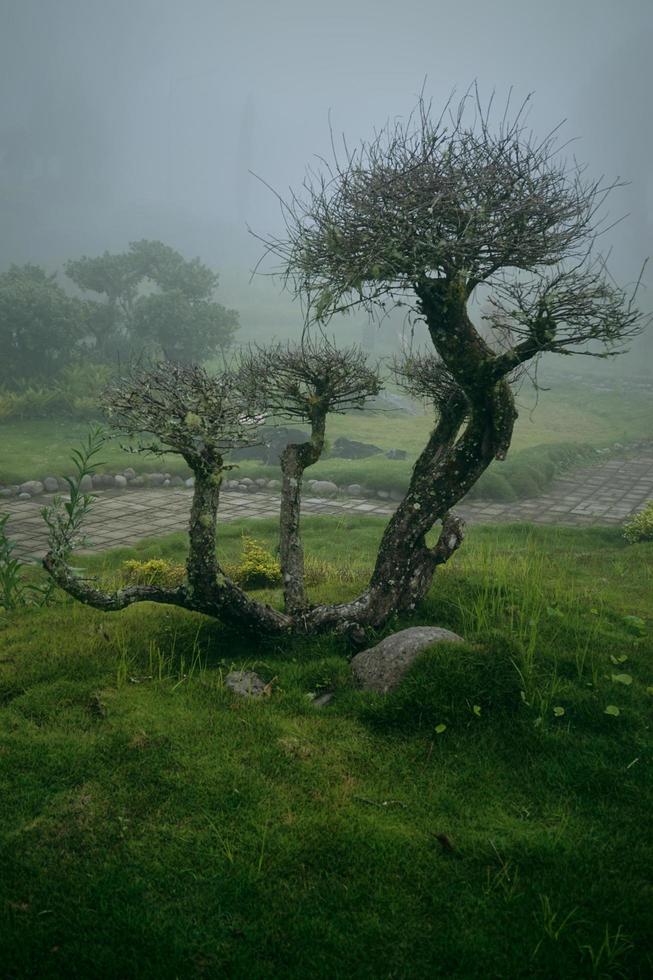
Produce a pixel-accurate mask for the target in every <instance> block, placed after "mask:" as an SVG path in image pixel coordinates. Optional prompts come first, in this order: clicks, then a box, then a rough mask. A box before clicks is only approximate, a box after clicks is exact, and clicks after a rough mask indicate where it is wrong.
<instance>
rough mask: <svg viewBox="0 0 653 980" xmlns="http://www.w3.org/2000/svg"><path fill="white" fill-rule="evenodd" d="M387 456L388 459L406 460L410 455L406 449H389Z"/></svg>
mask: <svg viewBox="0 0 653 980" xmlns="http://www.w3.org/2000/svg"><path fill="white" fill-rule="evenodd" d="M385 455H386V458H387V459H405V458H406V456H407V455H408V453H407V452H406V450H405V449H388V451H387V453H386V454H385Z"/></svg>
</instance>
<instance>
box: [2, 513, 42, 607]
mask: <svg viewBox="0 0 653 980" xmlns="http://www.w3.org/2000/svg"><path fill="white" fill-rule="evenodd" d="M8 520H9V514H1V515H0V610H5V611H7V612H8V611H10V610H13V609H17V608H18V607H19V606H27V605H46V604H47V603H48V602H49V601H50V597H51V596H52V592H53V590H54V583H53V582H50V581H48V582H47V583H46V584H45V585H39V584H38V583H36V582H30V581H29V580H28V579H26V578H25V572H26V570H27V569H28V568H29V567H30V563H29V562H26V561H22V560H21V559H20V558H18V557H17V556H16V554H15V550H16V545H15V543H14V542H13V541H11V540H10V538H9V537H8V535H7V522H8Z"/></svg>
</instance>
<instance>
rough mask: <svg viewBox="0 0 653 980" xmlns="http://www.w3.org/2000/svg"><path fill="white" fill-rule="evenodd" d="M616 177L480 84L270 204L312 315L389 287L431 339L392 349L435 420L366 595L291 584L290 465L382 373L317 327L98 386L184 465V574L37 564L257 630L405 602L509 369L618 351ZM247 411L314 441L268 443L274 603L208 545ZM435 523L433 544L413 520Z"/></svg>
mask: <svg viewBox="0 0 653 980" xmlns="http://www.w3.org/2000/svg"><path fill="white" fill-rule="evenodd" d="M468 110H471V114H470V112H469V111H468ZM468 117H469V118H468ZM614 186H616V185H615V184H604V183H603V182H602V181H601V180H598V181H597V180H591V179H589V178H587V177H586V176H585V173H584V170H583V169H582V168H581V167H579V166H578V165H577V164H576V163H569V162H568V161H566V160H565V159H564V158H563V156H562V154H561V149H560V148H559V147H558V145H557V142H556V136H555V133H554V134H552V135H549V136H547V137H546V138H545V139H544V140H542V141H539V142H538V141H537V140H535V139H534V137H532V135H530V134H529V132H528V131H527V130H526V129H525V126H524V113H523V107H522V110H520V111H519V112H518V113H517V114H516V117H515V118H514V119H513V120H512V121H510V120H509V119H508V118H507V114H505V115H504V117H503V119H502V120H501V121H500V122H499V124H498V125H497V126H496V127H494V128H493V127H492V125H491V124H490V110H489V108H488V110H487V111H485V110H484V109H483V108H482V106H481V105H480V103H479V100H478V97H476V99H475V100H474V99H472V100H471V101H470V100H469V99H467V100H463V102H462V103H461V105H460V107H459V108H458V110H457V111H456V112H452V111H449V107H447V110H446V111H445V114H443V115H442V116H441V117H440V118H439V119H437V120H432V118H431V113H430V109H429V107H428V106H426V105H425V104H424V103H423V102H420V104H419V107H418V112H417V113H416V114H415V116H414V117H411V118H410V119H409V121H408V122H407V123H406V124H402V123H398V124H396V125H393V126H391V127H388V128H386V129H385V130H383V131H382V132H381V133H380V134H379V135H378V136H377V137H376V138H375V140H374V141H373V142H371V143H364V144H362V145H361V146H360V147H359V149H358V150H356V151H355V152H353V153H346V157H345V160H344V162H342V163H340V162H339V161H338V160H337V159H335V160H334V162H333V165H332V166H331V167H329V166H327V169H326V172H325V173H323V174H322V175H317V176H309V177H308V178H307V180H306V181H305V184H304V192H303V195H302V196H299V195H297V196H294V197H293V198H292V200H291V201H290V202H289V203H286V204H283V208H284V213H285V218H286V234H285V237H283V238H281V239H271V240H267V241H266V246H267V249H268V251H269V252H272V253H273V254H275V255H276V256H277V257H279V258H280V259H281V260H282V263H283V265H282V270H281V271H282V274H283V275H284V277H285V281H286V284H287V285H289V286H290V287H291V288H292V289H294V290H295V292H296V293H297V295H300V296H302V297H304V298H305V300H306V302H307V310H308V315H309V320H312V321H313V322H317V323H323V322H324V321H327V320H328V319H329V318H330V317H331V316H333V315H334V314H336V313H339V312H345V311H347V310H350V309H352V308H354V307H357V306H362V307H364V308H366V309H367V310H368V311H370V312H374V311H378V310H381V311H383V310H385V309H386V307H387V306H388V305H390V306H392V305H403V306H405V307H407V308H408V311H409V314H410V315H412V317H414V318H415V319H418V320H421V321H423V322H424V323H425V325H426V327H427V331H428V336H429V338H430V344H431V349H430V350H429V351H428V352H426V353H423V354H410V355H408V357H407V358H405V359H404V360H403V361H402V362H399V363H398V364H396V365H395V368H396V373H397V376H398V377H399V379H400V380H402V381H403V383H404V384H405V385H407V387H408V388H409V390H411V391H412V392H414V393H418V394H420V395H423V396H426V397H428V398H429V399H430V400H431V401H432V403H433V405H434V408H435V413H436V424H435V426H434V429H433V431H432V433H431V436H430V438H429V440H428V443H427V445H426V446H425V448H424V450H423V452H422V453H421V455H420V456H419V458H418V460H417V462H416V463H415V466H414V469H413V472H412V477H411V481H410V485H409V489H408V492H407V493H406V496H405V497H404V499H403V501H402V502H401V503H400V504H399V506H398V508H397V510H396V511H395V513H394V515H393V516H392V517H391V519H390V520H389V522H388V525H387V527H386V529H385V532H384V535H383V538H382V541H381V544H380V547H379V552H378V555H377V558H376V563H375V567H374V570H373V573H372V576H371V579H370V581H369V583H368V585H367V587H366V589H365V590H364V591H363V593H362V594H361V595H359V596H358V597H356V598H355V599H353V600H351V601H349V602H345V603H340V604H335V605H329V606H325V605H319V606H310V605H308V603H307V600H306V596H305V592H304V586H303V574H302V568H303V563H302V553H301V541H300V536H299V502H300V491H301V478H302V474H303V471H304V469H305V468H306V466H309V465H311V464H312V463H314V462H315V461H316V459H317V458H318V457H319V454H320V452H321V450H322V447H323V441H324V423H325V418H326V413H327V412H328V411H338V410H339V409H340V410H342V409H343V408H345V407H348V406H351V405H358V406H360V405H361V404H362V403H363V401H364V398H365V397H366V396H367V395H370V394H374V393H375V392H376V391H377V390H378V380H377V379H376V377H375V375H374V374H373V372H371V371H370V370H369V369H368V368H367V367H366V366H365V363H364V360H363V359H362V357H361V355H360V354H359V353H355V352H353V351H349V352H338V351H335V349H334V348H333V347H332V346H331V345H328V344H326V345H325V344H318V343H313V346H312V347H311V346H310V345H309V346H308V347H307V346H304V347H300V348H291V347H287V348H282V347H277V348H274V349H272V350H269V351H264V350H262V349H257V350H253V351H250V352H249V354H247V355H246V356H244V357H243V359H242V361H241V364H240V365H239V367H238V370H236V371H235V373H234V374H233V375H230V376H228V375H225V376H224V377H223V378H221V379H218V380H214V379H208V378H207V377H206V375H204V374H203V373H202V372H200V371H199V370H197V369H195V370H189V369H184V370H183V371H182V369H177V374H176V375H175V376H174V379H171V378H169V377H168V375H167V372H168V371H169V369H168V368H167V367H166V368H161V369H160V370H159V372H158V374H155V377H154V378H153V379H147V378H140V379H138V378H137V379H135V380H134V379H132V380H131V381H123V382H120V383H119V384H118V386H117V388H116V389H115V391H114V392H113V394H112V395H110V397H109V399H108V404H109V406H110V408H111V414H112V416H113V420H114V421H115V422H118V424H119V426H120V427H122V428H123V429H125V430H126V431H130V432H134V431H137V430H140V431H142V430H145V431H149V432H153V433H155V435H156V436H157V437H158V439H159V440H160V442H161V443H162V444H163V446H165V447H166V448H168V449H172V451H175V452H180V453H181V454H182V455H183V456H184V458H185V459H186V461H187V462H188V465H189V466H190V467H191V469H192V470H193V472H194V474H195V478H196V482H195V497H194V501H193V508H192V513H191V522H190V555H189V559H188V583H187V585H186V586H184V587H181V588H180V589H177V590H174V591H170V590H168V591H166V590H155V592H153V591H152V588H151V587H150V588H147V589H146V588H144V587H140V588H139V587H132V588H131V589H125V590H122V591H120V592H118V593H114V594H112V595H109V594H107V593H98V592H97V591H94V590H92V589H90V588H89V587H87V585H86V584H85V583H83V582H80V581H79V580H78V579H75V577H74V576H73V575H72V573H71V572H70V570H69V569H68V566H67V564H66V562H65V560H64V559H63V558H60V557H58V553H57V551H56V549H53V550H51V551H50V553H49V555H48V556H47V557H46V559H45V565H46V568H48V570H49V571H50V572H51V574H53V575H54V576H55V577H56V580H57V581H58V582H59V584H61V585H62V586H63V587H64V588H67V589H68V591H70V592H72V594H74V595H76V596H77V598H80V599H82V600H83V601H85V602H89V603H90V604H92V605H99V606H101V607H102V608H112V609H115V608H121V607H122V606H124V605H126V604H127V603H129V602H134V601H138V600H139V599H155V600H156V601H162V602H176V603H178V604H179V605H184V606H186V607H187V608H193V609H198V610H201V611H203V612H208V613H211V614H214V615H218V616H221V617H223V618H225V619H227V620H229V621H231V622H236V623H239V624H240V625H245V626H249V627H254V628H257V629H264V630H266V631H269V632H289V631H298V632H299V631H301V632H309V633H311V632H318V631H321V630H328V629H340V630H343V631H349V632H350V633H351V634H352V635H356V634H358V635H360V632H361V629H362V628H363V627H365V626H373V627H380V626H382V625H383V624H384V623H385V622H386V621H387V620H388V619H389V617H390V616H391V615H392V614H394V613H396V612H398V611H400V610H407V609H412V608H414V606H415V605H416V603H418V602H419V601H420V599H421V598H422V597H423V596H424V594H425V593H426V591H427V590H428V588H429V587H430V585H431V582H432V579H433V574H434V571H435V569H436V567H437V566H438V565H439V564H441V563H443V562H446V561H447V560H448V558H449V557H450V556H451V555H452V554H453V552H454V551H455V550H456V549H457V548H458V546H459V545H460V543H461V541H462V536H463V526H462V522H461V521H460V520H459V519H458V518H456V517H455V515H454V514H453V513H452V510H451V509H452V507H454V506H455V504H456V503H457V502H458V501H459V500H460V499H461V498H462V497H463V496H464V495H465V494H466V493H467V492H468V490H469V489H470V488H471V487H472V485H473V484H474V483H475V482H476V480H477V479H478V478H479V476H480V475H481V474H482V473H483V471H484V470H485V469H486V467H487V466H488V465H489V464H490V463H491V461H492V460H493V459H503V458H504V457H505V455H506V453H507V451H508V448H509V446H510V441H511V436H512V430H513V425H514V422H515V418H516V415H517V413H516V410H515V403H514V399H513V395H512V391H511V385H510V382H511V380H513V379H514V377H515V376H516V374H517V373H518V372H519V371H520V370H523V369H524V368H525V367H527V366H528V365H529V364H532V363H533V362H534V361H535V360H536V359H537V358H538V357H540V356H541V355H542V354H543V353H545V352H553V353H560V354H572V353H578V354H589V355H594V356H606V355H607V354H613V353H619V352H620V351H621V350H623V349H624V345H625V343H626V342H627V340H628V338H630V337H632V336H634V335H635V334H637V333H639V332H640V331H641V330H642V329H643V327H644V325H645V323H646V318H645V317H644V316H643V314H642V313H641V312H640V311H639V310H638V309H637V307H636V306H635V302H634V301H635V294H636V291H637V286H635V287H634V289H633V290H632V291H631V292H630V293H627V292H626V291H625V290H624V289H621V288H620V287H618V286H616V285H614V284H613V282H612V281H611V279H610V277H609V275H608V272H607V269H606V265H605V261H604V259H603V258H602V257H601V256H600V254H599V253H598V252H597V239H598V237H599V235H600V233H601V231H602V228H603V224H602V219H601V208H602V204H603V202H604V200H605V197H606V195H607V194H608V193H609V191H610V190H611V189H612V188H613V187H614ZM481 289H485V290H488V292H489V311H490V312H489V313H488V314H487V316H486V323H487V329H486V330H485V331H484V332H481V331H479V330H478V329H477V327H476V326H475V325H474V323H473V322H472V320H471V318H470V315H469V311H468V307H469V303H470V300H471V299H472V297H473V296H474V295H475V294H476V292H477V291H478V290H481ZM184 371H185V372H186V373H184ZM213 386H216V387H215V388H214V387H213ZM261 410H271V411H275V412H277V414H281V415H292V416H294V417H301V418H303V419H305V420H307V421H309V422H310V424H311V439H310V441H309V442H307V443H304V444H302V445H297V446H290V447H288V449H287V450H286V452H285V453H284V456H283V460H282V465H283V473H284V480H283V502H282V517H281V535H280V538H281V548H280V551H281V564H282V573H283V575H284V593H285V611H284V612H278V611H276V610H273V609H270V608H269V607H267V606H263V605H261V604H260V603H257V602H255V601H253V600H252V599H251V598H249V597H247V596H246V595H245V594H244V593H242V592H241V590H239V589H238V587H237V586H236V585H234V583H232V582H230V581H229V580H228V579H227V578H226V576H225V575H224V573H223V571H222V570H221V568H220V566H219V564H218V561H217V559H216V556H215V529H216V514H217V507H218V499H219V488H220V482H221V480H222V474H223V471H224V469H225V463H224V456H225V454H226V453H227V452H228V448H229V447H233V446H235V445H237V444H242V440H243V439H246V438H249V437H251V434H252V432H253V431H254V430H253V429H252V428H251V426H252V421H251V420H252V418H253V417H254V416H255V415H256V412H257V411H261ZM438 522H440V523H441V532H440V536H439V539H438V541H437V543H436V544H435V546H433V547H430V546H428V545H427V542H426V536H427V534H428V533H429V531H431V530H432V528H433V527H434V526H435V525H436V524H437V523H438Z"/></svg>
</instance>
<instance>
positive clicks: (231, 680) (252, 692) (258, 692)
mask: <svg viewBox="0 0 653 980" xmlns="http://www.w3.org/2000/svg"><path fill="white" fill-rule="evenodd" d="M224 686H225V687H228V688H229V690H230V691H233V692H234V694H240V695H241V696H242V697H244V698H260V697H262V696H263V695H265V694H269V693H270V685H269V684H266V683H265V681H264V680H263V679H262V678H261V677H259V675H258V674H257V673H255V672H254V671H253V670H232V671H231V672H230V673H229V674H227V676H226V677H225V679H224Z"/></svg>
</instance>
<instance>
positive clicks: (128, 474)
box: [122, 466, 136, 480]
mask: <svg viewBox="0 0 653 980" xmlns="http://www.w3.org/2000/svg"><path fill="white" fill-rule="evenodd" d="M122 475H123V476H124V477H125V479H126V480H135V479H136V470H135V469H133V468H132V467H131V466H128V467H127V469H126V470H123V471H122Z"/></svg>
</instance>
